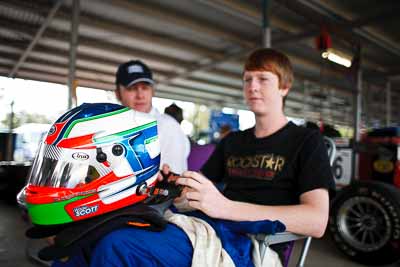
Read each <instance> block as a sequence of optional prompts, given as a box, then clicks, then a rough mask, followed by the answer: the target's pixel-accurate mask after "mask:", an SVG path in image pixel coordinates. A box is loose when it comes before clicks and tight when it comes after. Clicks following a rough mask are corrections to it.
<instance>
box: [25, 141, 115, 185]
mask: <svg viewBox="0 0 400 267" xmlns="http://www.w3.org/2000/svg"><path fill="white" fill-rule="evenodd" d="M38 153H39V154H38V156H37V157H36V160H35V162H34V164H33V166H32V170H31V173H30V176H29V179H28V184H31V185H36V186H45V187H57V188H61V187H62V188H75V187H77V186H79V185H83V184H87V183H90V182H91V181H93V180H96V179H97V178H99V177H101V176H103V175H105V174H107V173H108V172H109V170H108V168H107V167H105V166H101V165H100V164H96V166H93V165H92V164H90V163H91V162H93V161H91V160H90V159H91V158H93V157H95V150H94V149H85V150H84V149H67V148H59V147H56V146H54V145H47V144H45V143H42V145H41V147H40V149H39V152H38Z"/></svg>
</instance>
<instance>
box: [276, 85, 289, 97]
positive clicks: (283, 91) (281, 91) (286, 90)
mask: <svg viewBox="0 0 400 267" xmlns="http://www.w3.org/2000/svg"><path fill="white" fill-rule="evenodd" d="M289 89H290V88H289V87H285V88H280V89H279V92H280V93H281V96H282V97H285V96H287V94H288V93H289Z"/></svg>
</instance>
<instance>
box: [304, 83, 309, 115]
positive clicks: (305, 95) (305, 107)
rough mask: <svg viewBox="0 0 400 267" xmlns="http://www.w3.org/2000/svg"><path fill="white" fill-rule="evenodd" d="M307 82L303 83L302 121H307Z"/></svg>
mask: <svg viewBox="0 0 400 267" xmlns="http://www.w3.org/2000/svg"><path fill="white" fill-rule="evenodd" d="M307 101H308V81H307V80H304V81H303V119H304V122H306V121H307Z"/></svg>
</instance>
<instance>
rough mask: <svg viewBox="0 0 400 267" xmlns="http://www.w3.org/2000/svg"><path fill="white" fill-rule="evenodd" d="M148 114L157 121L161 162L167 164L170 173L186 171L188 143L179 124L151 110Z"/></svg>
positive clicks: (167, 116)
mask: <svg viewBox="0 0 400 267" xmlns="http://www.w3.org/2000/svg"><path fill="white" fill-rule="evenodd" d="M150 114H151V115H153V116H154V117H155V118H156V119H157V130H158V138H159V140H160V147H161V162H160V167H161V166H162V165H163V164H168V165H169V167H170V168H171V171H172V172H175V173H178V174H181V173H182V172H183V171H186V170H187V158H188V156H189V152H190V142H189V139H188V137H187V136H186V135H185V134H184V132H183V131H182V128H181V126H180V125H179V123H178V122H177V121H176V120H175V119H174V118H172V117H171V116H169V115H167V114H161V113H160V112H159V111H158V110H157V109H156V108H154V107H153V108H152V109H151V111H150Z"/></svg>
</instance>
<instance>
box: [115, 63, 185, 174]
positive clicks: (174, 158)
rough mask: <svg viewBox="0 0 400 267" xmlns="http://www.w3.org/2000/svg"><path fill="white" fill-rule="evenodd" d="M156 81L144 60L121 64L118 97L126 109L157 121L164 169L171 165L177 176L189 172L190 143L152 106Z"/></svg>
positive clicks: (175, 125)
mask: <svg viewBox="0 0 400 267" xmlns="http://www.w3.org/2000/svg"><path fill="white" fill-rule="evenodd" d="M154 90H155V89H154V80H153V74H152V72H151V70H150V68H149V67H148V66H147V65H146V64H144V63H143V62H142V61H140V60H131V61H128V62H125V63H123V64H121V65H120V66H119V67H118V70H117V73H116V90H115V95H116V97H117V99H118V100H119V101H120V102H121V104H122V105H124V106H127V107H130V108H132V109H134V110H136V111H140V112H145V113H150V114H152V115H153V116H155V118H156V119H157V124H158V136H159V138H160V146H161V163H160V164H161V166H162V165H163V164H168V165H169V167H170V168H171V170H172V171H173V172H175V173H182V172H183V171H185V170H187V157H188V155H189V152H190V143H189V139H188V138H187V137H186V135H185V134H184V133H183V131H182V129H181V127H180V125H179V123H178V122H177V121H176V120H175V119H174V118H172V117H171V116H168V115H165V114H161V113H160V112H159V111H158V110H157V109H156V108H155V107H153V106H152V99H153V96H154Z"/></svg>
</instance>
